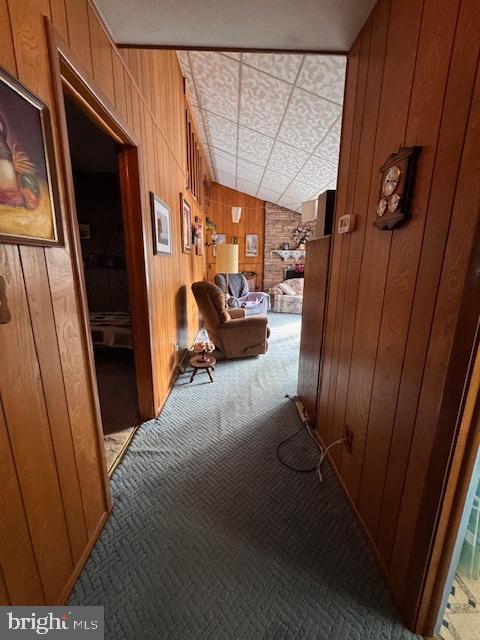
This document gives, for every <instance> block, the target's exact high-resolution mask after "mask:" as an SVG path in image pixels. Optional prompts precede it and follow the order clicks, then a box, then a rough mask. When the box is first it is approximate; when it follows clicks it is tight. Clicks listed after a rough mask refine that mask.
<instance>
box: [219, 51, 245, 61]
mask: <svg viewBox="0 0 480 640" xmlns="http://www.w3.org/2000/svg"><path fill="white" fill-rule="evenodd" d="M221 55H222V56H227V58H234V59H235V60H240V58H241V55H242V54H241V53H238V52H237V51H222V53H221Z"/></svg>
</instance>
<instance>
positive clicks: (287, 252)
mask: <svg viewBox="0 0 480 640" xmlns="http://www.w3.org/2000/svg"><path fill="white" fill-rule="evenodd" d="M274 253H277V254H278V255H279V256H280V257H281V259H282V260H283V261H284V262H286V261H287V260H293V261H297V260H302V259H303V258H305V251H302V250H301V249H276V250H275V251H274Z"/></svg>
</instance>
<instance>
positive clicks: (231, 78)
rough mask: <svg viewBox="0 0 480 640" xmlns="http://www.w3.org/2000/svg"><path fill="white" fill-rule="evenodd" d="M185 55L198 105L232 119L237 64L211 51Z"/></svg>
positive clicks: (236, 111) (236, 96) (235, 92)
mask: <svg viewBox="0 0 480 640" xmlns="http://www.w3.org/2000/svg"><path fill="white" fill-rule="evenodd" d="M189 58H190V65H191V70H192V74H193V77H194V83H195V88H196V93H197V97H198V101H199V103H200V105H201V107H202V109H207V110H208V111H211V112H212V113H215V114H217V115H219V116H224V117H225V118H229V119H230V120H234V121H236V120H237V118H238V80H239V72H240V64H239V63H238V62H237V61H236V60H232V58H227V57H226V56H219V55H218V54H217V53H214V52H212V51H196V52H195V53H189Z"/></svg>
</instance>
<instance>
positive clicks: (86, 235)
mask: <svg viewBox="0 0 480 640" xmlns="http://www.w3.org/2000/svg"><path fill="white" fill-rule="evenodd" d="M78 232H79V235H80V240H91V238H92V234H91V231H90V225H89V224H84V223H82V222H80V223H79V225H78Z"/></svg>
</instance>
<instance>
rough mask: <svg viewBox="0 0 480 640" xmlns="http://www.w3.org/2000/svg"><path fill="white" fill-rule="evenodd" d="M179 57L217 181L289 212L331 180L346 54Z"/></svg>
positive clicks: (182, 54) (195, 53) (198, 53)
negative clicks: (279, 205)
mask: <svg viewBox="0 0 480 640" xmlns="http://www.w3.org/2000/svg"><path fill="white" fill-rule="evenodd" d="M178 58H179V61H180V64H181V66H182V70H183V73H184V75H185V77H186V80H187V88H188V91H189V93H190V95H191V97H192V102H193V103H194V115H195V119H196V122H197V126H198V129H199V133H200V137H201V138H202V140H203V141H204V142H205V145H206V148H207V151H208V153H209V156H210V161H211V165H212V173H213V176H214V178H215V180H217V181H218V182H220V183H221V184H224V185H225V186H228V187H232V188H236V189H238V190H240V191H244V192H245V193H249V194H251V195H256V196H257V197H258V198H261V199H266V200H270V201H271V202H276V203H278V204H282V206H287V203H289V204H290V205H291V207H290V208H292V209H293V210H298V208H299V206H300V204H301V202H302V201H303V200H308V199H310V198H311V197H313V194H314V193H318V192H320V191H322V190H324V189H325V186H326V185H327V184H329V185H330V184H333V183H334V181H335V178H336V172H337V164H338V149H339V140H340V123H341V112H342V106H341V104H340V103H341V100H342V97H343V84H344V76H345V64H344V59H343V58H341V57H339V56H331V55H330V56H322V55H299V54H266V53H262V54H260V53H230V52H225V53H224V52H205V51H189V52H188V53H185V52H178ZM299 82H301V83H302V86H301V87H300V86H299ZM320 94H321V95H320Z"/></svg>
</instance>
